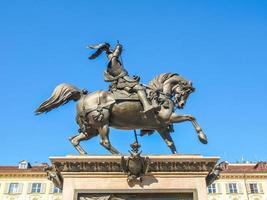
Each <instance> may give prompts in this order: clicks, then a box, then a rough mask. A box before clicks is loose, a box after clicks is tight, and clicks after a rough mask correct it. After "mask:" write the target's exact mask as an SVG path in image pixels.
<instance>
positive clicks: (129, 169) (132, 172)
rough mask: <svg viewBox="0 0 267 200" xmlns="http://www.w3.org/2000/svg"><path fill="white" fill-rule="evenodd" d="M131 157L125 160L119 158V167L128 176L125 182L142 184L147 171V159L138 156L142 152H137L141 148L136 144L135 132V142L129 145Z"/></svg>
mask: <svg viewBox="0 0 267 200" xmlns="http://www.w3.org/2000/svg"><path fill="white" fill-rule="evenodd" d="M131 147H132V149H131V151H129V152H130V154H131V156H130V157H128V158H127V159H125V158H124V156H122V157H121V167H122V170H123V172H124V173H125V174H127V175H128V177H127V181H128V182H129V183H132V182H133V181H140V182H142V180H143V176H144V175H146V174H147V172H148V170H149V163H150V161H149V158H148V157H142V156H141V155H140V154H141V153H142V151H139V148H140V147H141V146H140V145H139V144H138V140H137V135H136V132H135V142H134V143H133V144H131Z"/></svg>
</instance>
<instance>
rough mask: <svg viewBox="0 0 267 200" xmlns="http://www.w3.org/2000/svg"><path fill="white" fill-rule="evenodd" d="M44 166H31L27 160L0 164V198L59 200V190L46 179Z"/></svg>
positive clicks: (10, 199)
mask: <svg viewBox="0 0 267 200" xmlns="http://www.w3.org/2000/svg"><path fill="white" fill-rule="evenodd" d="M46 166H47V164H40V165H37V166H31V165H30V164H29V163H28V162H27V161H21V162H20V163H19V165H18V166H0V200H61V199H62V193H61V190H59V189H58V188H56V187H55V186H54V185H53V183H52V182H51V181H49V180H47V176H46V172H44V170H43V169H44V167H46Z"/></svg>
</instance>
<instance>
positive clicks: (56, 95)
mask: <svg viewBox="0 0 267 200" xmlns="http://www.w3.org/2000/svg"><path fill="white" fill-rule="evenodd" d="M86 93H87V91H85V90H79V89H78V88H76V87H74V86H73V85H70V84H67V83H62V84H60V85H58V86H57V87H56V88H55V89H54V91H53V93H52V95H51V97H50V98H49V99H47V100H46V101H44V102H43V103H42V104H41V105H40V106H39V107H38V108H37V109H36V110H35V113H36V114H37V115H38V114H42V113H47V112H49V111H51V110H53V109H54V108H57V107H59V106H61V105H64V104H66V103H68V102H69V101H70V100H74V101H78V100H79V99H80V98H81V96H82V95H83V94H86Z"/></svg>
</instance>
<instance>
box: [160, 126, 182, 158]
mask: <svg viewBox="0 0 267 200" xmlns="http://www.w3.org/2000/svg"><path fill="white" fill-rule="evenodd" d="M157 131H158V132H159V134H160V136H161V137H162V139H163V140H164V141H165V143H166V144H167V145H168V147H169V148H170V150H171V151H172V153H173V154H176V153H177V151H176V147H175V144H174V142H173V140H172V137H171V135H170V132H169V131H168V130H167V129H164V128H162V129H158V130H157Z"/></svg>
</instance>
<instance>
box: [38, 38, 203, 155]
mask: <svg viewBox="0 0 267 200" xmlns="http://www.w3.org/2000/svg"><path fill="white" fill-rule="evenodd" d="M91 48H93V49H97V50H96V52H95V53H94V54H92V55H91V56H90V57H89V59H94V58H96V57H97V56H99V55H100V54H101V53H102V52H106V54H107V57H108V60H109V62H108V67H107V70H106V72H105V74H104V76H105V81H108V82H111V85H110V87H109V91H102V90H99V91H95V92H92V93H88V92H87V91H86V90H80V89H78V88H76V87H74V86H72V85H70V84H66V83H63V84H60V85H58V86H57V87H56V88H55V90H54V92H53V93H52V95H51V97H50V98H49V99H47V100H46V101H45V102H43V103H42V104H41V105H40V106H39V108H37V109H36V111H35V112H36V113H37V114H41V113H45V112H49V111H50V110H52V109H54V108H57V107H59V106H61V105H64V104H66V103H67V102H69V101H70V100H74V101H77V116H76V121H77V123H78V125H79V127H80V128H79V133H78V134H77V135H75V136H73V137H71V138H70V141H71V143H72V144H73V146H74V147H75V148H76V149H77V150H78V152H79V153H80V154H86V152H85V150H84V149H83V148H82V147H81V146H80V142H81V141H83V140H89V139H91V138H92V137H94V136H97V135H100V138H101V139H100V144H101V145H102V146H103V147H105V148H106V149H107V150H109V151H110V152H111V153H112V154H119V152H118V151H117V150H116V149H115V148H114V147H113V146H112V145H111V143H110V141H109V127H113V128H116V129H122V130H135V129H140V130H141V133H142V135H145V134H148V135H149V134H151V133H153V132H154V131H158V132H159V134H160V135H161V137H162V138H163V140H164V141H165V142H166V144H167V145H168V147H169V148H170V149H171V151H172V153H174V154H175V153H177V151H176V147H175V145H174V142H173V140H172V137H171V135H170V133H171V132H173V129H172V127H173V124H174V123H180V122H184V121H190V122H191V123H192V125H193V126H194V128H195V130H196V132H197V134H198V138H199V140H200V141H201V142H202V143H203V144H207V138H206V135H205V134H204V133H203V131H202V129H201V128H200V126H199V125H198V123H197V122H196V119H195V118H194V117H193V116H192V115H179V114H176V113H175V112H174V109H175V108H176V107H177V108H179V109H182V108H183V107H184V106H185V104H186V100H187V98H188V97H189V95H190V94H191V93H192V92H194V87H193V86H192V82H190V81H187V80H186V79H184V78H183V77H181V76H180V75H178V74H176V73H164V74H160V75H159V76H157V77H155V78H154V79H153V80H152V81H150V83H149V84H148V85H147V86H144V85H142V84H140V83H139V78H138V77H133V78H132V77H130V76H129V75H128V72H127V71H126V70H125V69H124V67H123V65H122V62H121V61H120V60H119V56H120V54H121V52H122V45H121V44H117V45H116V47H115V49H114V50H111V49H110V45H109V44H108V43H103V44H100V45H95V46H91Z"/></svg>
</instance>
